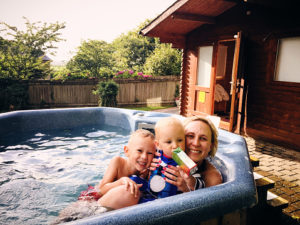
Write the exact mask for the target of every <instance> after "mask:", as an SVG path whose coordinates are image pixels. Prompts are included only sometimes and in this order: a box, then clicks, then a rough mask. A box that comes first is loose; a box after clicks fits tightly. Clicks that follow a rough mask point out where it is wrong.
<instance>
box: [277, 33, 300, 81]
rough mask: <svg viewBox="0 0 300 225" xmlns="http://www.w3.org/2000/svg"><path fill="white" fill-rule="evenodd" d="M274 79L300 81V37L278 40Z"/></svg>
mask: <svg viewBox="0 0 300 225" xmlns="http://www.w3.org/2000/svg"><path fill="white" fill-rule="evenodd" d="M274 80H275V81H285V82H297V83H300V37H292V38H283V39H280V40H279V41H278V48H277V58H276V68H275V75H274Z"/></svg>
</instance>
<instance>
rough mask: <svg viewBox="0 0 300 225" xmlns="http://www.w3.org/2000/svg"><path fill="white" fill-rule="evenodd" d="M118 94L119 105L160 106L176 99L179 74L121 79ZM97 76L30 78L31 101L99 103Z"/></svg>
mask: <svg viewBox="0 0 300 225" xmlns="http://www.w3.org/2000/svg"><path fill="white" fill-rule="evenodd" d="M115 81H116V82H117V83H118V84H119V93H118V96H117V100H118V105H119V106H121V107H122V106H130V105H136V106H145V105H148V106H159V105H167V104H173V103H174V93H175V88H176V84H179V82H180V80H179V77H177V76H164V77H155V78H147V79H143V80H142V79H125V80H124V79H122V80H121V79H120V80H115ZM98 82H99V81H98V80H76V81H64V82H62V81H47V80H38V81H30V82H29V104H30V107H32V108H37V107H39V108H40V107H80V106H81V107H82V106H97V105H98V100H99V99H98V96H96V95H94V94H93V93H92V91H93V90H94V89H95V88H96V86H97V84H98Z"/></svg>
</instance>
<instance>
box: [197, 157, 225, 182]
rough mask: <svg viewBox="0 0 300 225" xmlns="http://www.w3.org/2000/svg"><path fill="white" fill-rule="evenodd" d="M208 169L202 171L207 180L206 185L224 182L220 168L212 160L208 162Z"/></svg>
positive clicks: (204, 178)
mask: <svg viewBox="0 0 300 225" xmlns="http://www.w3.org/2000/svg"><path fill="white" fill-rule="evenodd" d="M206 163H207V166H206V170H205V171H203V172H202V173H201V175H202V177H203V180H204V182H205V187H211V186H215V185H218V184H222V183H223V179H222V175H221V173H220V171H219V170H217V169H216V167H214V165H212V164H211V163H210V162H206Z"/></svg>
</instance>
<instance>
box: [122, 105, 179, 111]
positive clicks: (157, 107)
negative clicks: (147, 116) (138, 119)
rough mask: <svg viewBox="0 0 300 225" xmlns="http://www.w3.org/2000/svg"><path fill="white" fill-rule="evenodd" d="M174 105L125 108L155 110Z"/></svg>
mask: <svg viewBox="0 0 300 225" xmlns="http://www.w3.org/2000/svg"><path fill="white" fill-rule="evenodd" d="M171 107H174V105H168V106H144V107H125V109H134V110H141V111H153V110H158V109H167V108H171Z"/></svg>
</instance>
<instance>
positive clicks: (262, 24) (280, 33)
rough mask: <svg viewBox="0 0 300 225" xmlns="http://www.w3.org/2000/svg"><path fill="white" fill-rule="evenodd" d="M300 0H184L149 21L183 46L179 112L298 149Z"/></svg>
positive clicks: (166, 39) (151, 28) (148, 31)
mask: <svg viewBox="0 0 300 225" xmlns="http://www.w3.org/2000/svg"><path fill="white" fill-rule="evenodd" d="M299 2H300V1H292V0H273V1H271V0H244V1H243V0H178V1H176V2H174V3H173V4H172V5H171V6H170V7H169V8H167V9H166V10H165V11H164V12H163V13H161V14H160V15H159V16H157V17H156V18H155V19H154V20H153V21H152V22H150V23H149V24H148V25H147V26H145V27H144V28H143V29H142V30H141V31H140V33H141V34H142V35H145V36H149V37H158V38H160V41H161V42H162V43H171V44H172V46H173V47H174V48H179V49H182V51H183V56H182V70H181V88H180V89H181V93H180V114H181V115H183V116H192V115H214V116H217V117H218V118H220V128H222V129H225V130H228V131H231V132H235V133H238V134H244V135H248V136H251V137H254V138H260V139H263V140H266V141H269V142H271V143H274V144H278V145H281V146H285V147H291V148H294V149H296V150H297V151H300V13H299Z"/></svg>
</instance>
